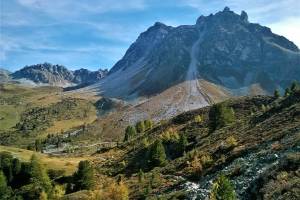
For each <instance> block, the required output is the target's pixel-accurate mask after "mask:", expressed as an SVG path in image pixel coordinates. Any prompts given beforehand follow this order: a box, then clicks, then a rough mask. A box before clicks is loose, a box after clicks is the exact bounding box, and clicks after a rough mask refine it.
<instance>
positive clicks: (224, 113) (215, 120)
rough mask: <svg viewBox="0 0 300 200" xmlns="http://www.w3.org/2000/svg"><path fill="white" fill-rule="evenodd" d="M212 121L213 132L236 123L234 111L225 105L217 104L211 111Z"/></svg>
mask: <svg viewBox="0 0 300 200" xmlns="http://www.w3.org/2000/svg"><path fill="white" fill-rule="evenodd" d="M210 120H211V125H212V127H211V128H212V129H213V130H215V129H218V128H222V127H224V126H226V125H228V124H231V123H233V122H234V121H235V113H234V110H233V109H232V108H230V107H228V106H227V105H226V104H225V103H219V104H215V105H213V106H212V108H211V110H210Z"/></svg>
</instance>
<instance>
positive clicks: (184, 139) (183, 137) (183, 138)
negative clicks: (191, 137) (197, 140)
mask: <svg viewBox="0 0 300 200" xmlns="http://www.w3.org/2000/svg"><path fill="white" fill-rule="evenodd" d="M187 145H188V140H187V137H186V135H185V134H184V133H183V134H180V138H179V151H180V153H181V154H183V153H184V152H185V148H186V146H187Z"/></svg>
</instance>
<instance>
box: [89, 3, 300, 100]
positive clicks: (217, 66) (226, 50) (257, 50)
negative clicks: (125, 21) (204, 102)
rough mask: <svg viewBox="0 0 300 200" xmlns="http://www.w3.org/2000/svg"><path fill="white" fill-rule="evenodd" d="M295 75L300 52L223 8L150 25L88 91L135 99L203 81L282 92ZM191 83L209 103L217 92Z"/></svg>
mask: <svg viewBox="0 0 300 200" xmlns="http://www.w3.org/2000/svg"><path fill="white" fill-rule="evenodd" d="M299 77H300V51H299V49H298V47H297V46H296V45H295V44H294V43H293V42H291V41H289V40H288V39H286V38H285V37H283V36H279V35H276V34H274V33H272V31H271V29H270V28H267V27H264V26H262V25H260V24H255V23H251V22H249V21H248V15H247V13H246V12H245V11H243V12H242V13H241V14H240V15H239V14H236V13H234V12H233V11H231V10H230V9H229V8H228V7H226V8H225V9H224V10H223V11H220V12H217V13H216V14H211V15H209V16H200V17H199V18H198V19H197V21H196V24H195V25H182V26H178V27H171V26H167V25H165V24H162V23H159V22H157V23H155V24H154V25H153V26H151V27H150V28H149V29H148V30H146V31H145V32H143V33H142V34H141V35H140V36H139V37H138V38H137V40H136V41H135V42H134V43H133V44H132V45H131V46H130V47H129V49H128V50H127V52H126V54H125V55H124V57H123V58H122V59H121V60H119V61H118V62H117V63H116V64H115V65H114V66H113V68H112V69H111V70H110V72H109V75H108V76H107V77H106V78H105V79H103V80H102V81H100V83H99V84H96V85H94V86H93V87H92V88H93V90H94V89H98V91H101V93H102V94H104V95H106V96H110V97H120V98H136V97H141V96H152V95H155V94H158V93H161V92H163V91H165V90H166V89H168V88H170V87H172V86H174V85H178V84H180V83H183V82H191V81H193V80H200V81H201V80H204V81H207V82H209V83H211V84H214V85H217V86H219V87H221V88H223V89H225V90H226V91H228V92H229V93H231V94H232V95H244V94H261V93H271V92H273V91H274V89H276V88H278V89H279V90H283V88H285V87H287V86H288V85H289V84H290V83H291V82H292V81H293V80H299V79H300V78H299ZM192 85H193V88H194V89H195V88H196V89H197V90H198V89H199V90H200V91H199V92H198V93H199V94H202V95H203V96H205V95H208V96H210V97H211V99H213V98H214V97H213V95H212V93H214V92H215V91H216V90H217V91H219V89H218V88H215V90H214V91H213V92H212V91H210V92H209V91H208V92H207V91H204V90H202V89H201V84H200V85H199V84H198V81H194V82H192ZM188 89H191V88H189V87H188ZM192 90H193V89H192ZM203 93H204V94H203Z"/></svg>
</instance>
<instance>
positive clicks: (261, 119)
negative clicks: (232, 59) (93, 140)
mask: <svg viewBox="0 0 300 200" xmlns="http://www.w3.org/2000/svg"><path fill="white" fill-rule="evenodd" d="M217 105H226V106H227V107H228V108H232V109H233V111H234V115H235V117H234V120H233V121H231V122H230V123H228V124H225V125H222V126H219V127H215V126H214V125H213V124H214V122H215V120H216V111H215V108H216V106H212V107H211V106H210V107H205V108H202V109H198V110H194V111H190V112H186V113H183V114H181V115H179V116H176V117H174V118H172V119H170V120H168V121H164V122H161V123H160V124H156V125H154V127H153V128H152V129H151V130H148V131H146V132H144V133H141V134H137V135H136V136H134V137H133V138H132V139H131V140H130V141H128V142H126V143H123V144H121V145H120V146H119V147H115V148H112V149H110V150H108V151H106V152H104V153H98V154H95V155H94V156H95V160H94V165H95V167H96V168H97V169H98V172H99V173H101V174H106V175H107V176H113V177H115V178H117V179H118V177H120V176H121V177H122V179H123V181H125V182H126V184H127V185H128V186H129V187H130V191H131V193H130V196H131V198H132V199H143V196H145V195H146V196H147V199H149V198H150V199H151V197H152V198H153V199H156V198H158V197H159V198H162V199H206V197H207V196H209V195H210V193H211V188H212V183H213V182H214V181H215V180H216V179H217V177H218V176H220V175H221V174H224V175H225V176H227V177H228V179H229V180H230V182H231V184H232V186H233V188H234V190H235V192H236V195H237V197H238V199H298V198H299V184H298V183H299V180H300V177H299V166H300V165H299V161H300V160H299V159H300V157H299V156H300V155H299V145H300V143H299V142H300V140H299V139H300V92H299V91H297V92H294V93H293V94H292V95H290V96H288V97H281V98H279V99H276V98H274V97H268V96H256V97H241V98H236V99H231V100H228V101H226V102H222V103H220V104H217ZM182 135H184V136H186V138H187V142H186V145H185V146H184V148H183V149H185V150H182V148H180V147H181V146H180V145H181V144H182V142H181V141H182V139H181V137H182ZM156 141H161V142H162V144H163V146H164V150H165V154H166V158H165V159H166V160H165V161H164V163H163V164H158V165H157V164H154V163H152V160H151V159H152V158H151V152H152V150H151V149H153V146H154V144H155V143H156ZM100 158H105V159H101V161H100ZM162 158H163V157H162ZM140 170H142V171H143V172H144V178H143V180H142V181H139V178H138V177H139V176H140V173H139V171H140ZM147 188H148V189H147Z"/></svg>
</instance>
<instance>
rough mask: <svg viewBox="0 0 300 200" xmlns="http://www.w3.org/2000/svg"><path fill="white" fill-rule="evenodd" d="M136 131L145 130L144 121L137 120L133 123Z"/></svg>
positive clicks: (141, 131)
mask: <svg viewBox="0 0 300 200" xmlns="http://www.w3.org/2000/svg"><path fill="white" fill-rule="evenodd" d="M135 129H136V132H138V133H143V132H144V131H145V124H144V121H139V122H137V123H136V125H135Z"/></svg>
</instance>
